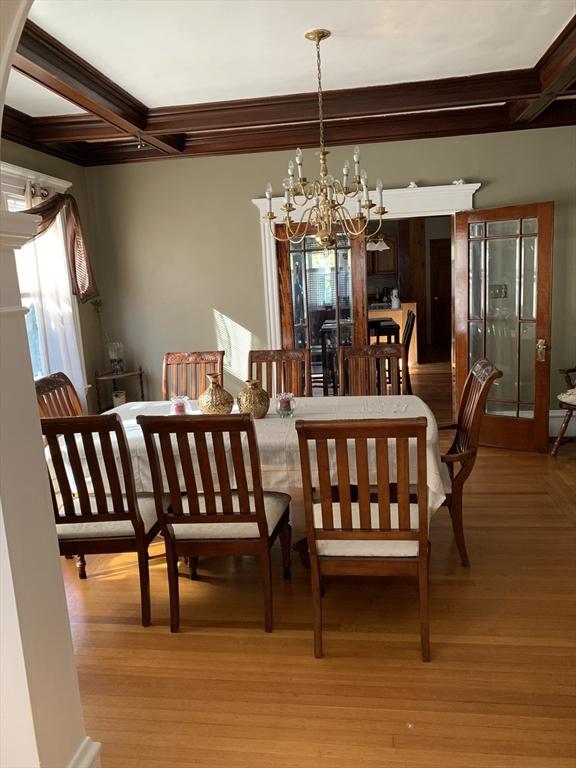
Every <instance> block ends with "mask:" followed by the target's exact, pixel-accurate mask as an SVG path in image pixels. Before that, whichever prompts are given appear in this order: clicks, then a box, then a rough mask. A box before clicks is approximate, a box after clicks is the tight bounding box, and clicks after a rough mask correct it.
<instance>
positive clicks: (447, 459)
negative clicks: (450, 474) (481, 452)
mask: <svg viewBox="0 0 576 768" xmlns="http://www.w3.org/2000/svg"><path fill="white" fill-rule="evenodd" d="M473 456H474V451H472V450H470V451H462V453H444V454H443V455H442V456H441V457H440V458H441V459H442V461H443V462H444V463H445V464H454V463H456V462H459V463H460V464H463V463H464V462H465V461H466V459H469V458H471V457H473Z"/></svg>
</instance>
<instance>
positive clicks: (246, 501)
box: [230, 432, 250, 514]
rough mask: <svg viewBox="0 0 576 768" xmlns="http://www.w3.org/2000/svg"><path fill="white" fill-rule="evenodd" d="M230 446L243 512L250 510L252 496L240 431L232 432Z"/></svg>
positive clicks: (239, 503) (239, 500) (240, 505)
mask: <svg viewBox="0 0 576 768" xmlns="http://www.w3.org/2000/svg"><path fill="white" fill-rule="evenodd" d="M230 448H231V451H232V465H233V467H234V479H235V487H236V491H237V493H238V505H239V507H240V512H241V513H244V514H245V513H246V512H248V511H249V510H250V498H249V491H248V479H247V477H246V464H245V463H244V453H243V449H242V437H241V435H240V433H239V432H231V433H230Z"/></svg>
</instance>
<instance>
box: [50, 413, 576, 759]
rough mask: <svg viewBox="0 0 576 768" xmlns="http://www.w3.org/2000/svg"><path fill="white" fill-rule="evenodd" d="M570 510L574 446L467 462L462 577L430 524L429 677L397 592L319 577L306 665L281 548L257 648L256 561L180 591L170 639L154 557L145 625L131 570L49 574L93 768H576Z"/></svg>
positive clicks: (68, 568) (391, 585) (96, 565)
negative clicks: (60, 598) (95, 760)
mask: <svg viewBox="0 0 576 768" xmlns="http://www.w3.org/2000/svg"><path fill="white" fill-rule="evenodd" d="M439 400H441V398H439ZM439 406H440V407H444V406H442V404H441V403H439ZM575 499H576V444H575V443H573V444H570V445H566V446H563V447H562V448H561V450H560V453H559V455H558V457H557V458H556V459H552V458H550V457H549V456H546V455H537V454H526V453H518V452H514V453H513V452H508V451H502V450H496V449H483V450H481V452H480V456H479V458H478V461H477V464H476V468H475V471H474V474H473V475H472V477H471V478H470V480H469V481H468V485H467V490H466V494H465V520H466V530H467V537H468V543H469V552H470V558H471V561H472V566H471V568H469V569H464V568H462V567H461V566H460V564H459V561H458V557H457V553H456V549H455V547H454V544H453V542H452V536H451V531H450V526H449V523H448V515H447V513H446V512H445V510H440V511H439V512H438V513H437V514H436V516H435V517H434V519H433V521H432V526H431V534H430V537H431V541H432V564H431V574H430V579H431V637H432V661H431V663H429V664H423V663H422V662H421V661H420V652H419V639H418V614H417V599H416V587H415V585H414V584H413V583H411V582H410V581H404V580H373V581H368V580H362V579H358V580H356V581H349V582H346V581H344V580H335V581H329V582H328V584H327V589H326V595H325V599H324V608H325V614H324V615H325V622H326V632H325V653H326V656H325V658H324V659H321V660H317V659H314V657H313V653H312V631H311V605H310V588H309V580H308V573H307V572H306V571H304V569H303V568H302V566H301V565H300V563H299V562H298V561H297V560H294V563H293V578H292V581H291V582H285V581H283V579H282V577H281V565H280V557H279V552H276V553H275V560H274V575H275V581H274V601H275V602H274V609H275V629H274V632H273V633H272V634H270V635H267V634H265V633H264V630H263V628H262V623H263V606H262V599H261V593H260V589H259V577H258V569H257V566H256V563H255V562H253V561H252V560H251V559H250V558H237V559H232V558H228V559H223V560H208V561H204V562H201V564H200V569H199V572H200V577H201V578H200V580H199V581H197V582H192V581H190V580H188V579H186V578H182V579H181V581H180V589H181V605H182V608H181V631H180V633H179V634H178V635H172V634H170V632H169V629H168V596H167V584H166V566H165V562H164V560H163V559H162V557H157V558H155V559H153V560H152V567H151V574H152V575H151V578H152V612H153V622H154V624H153V626H151V627H148V628H146V629H144V628H143V627H141V626H140V623H139V601H138V577H137V566H136V560H135V557H133V556H129V555H117V556H106V557H98V556H92V557H89V558H88V559H87V560H88V579H87V580H86V581H83V582H80V581H79V580H77V578H76V573H75V565H74V563H73V562H72V561H69V560H63V561H62V568H63V572H64V575H65V581H66V591H67V596H68V603H69V611H70V619H71V623H72V630H73V636H74V644H75V649H76V658H77V664H78V673H79V679H80V686H81V692H82V699H83V704H84V712H85V718H86V729H87V733H88V734H89V735H90V736H91V737H92V738H93V739H96V740H100V741H102V742H103V752H102V765H103V768H171V767H172V766H175V767H177V766H197V767H198V768H216V767H218V768H235V767H236V766H238V767H239V768H240V767H242V768H270V767H271V766H274V768H296V767H298V768H316V767H317V766H327V767H328V766H330V768H356V766H363V767H366V768H574V766H575V765H576V762H575V757H576V748H575V719H574V715H575V711H576V710H575V704H576V701H575V696H574V694H575V667H576V654H575V645H576V632H575V629H576V616H575V613H576V612H575V607H576V575H575V562H576V561H575V554H576V553H575V550H576V541H575V539H576V503H575ZM162 550H163V547H162V544H156V545H154V547H153V552H154V554H156V555H161V552H162ZM183 570H184V569H183Z"/></svg>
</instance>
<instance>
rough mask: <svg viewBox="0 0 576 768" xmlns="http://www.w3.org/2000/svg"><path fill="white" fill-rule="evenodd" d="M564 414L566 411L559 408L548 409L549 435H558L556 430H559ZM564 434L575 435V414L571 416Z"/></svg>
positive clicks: (567, 435)
mask: <svg viewBox="0 0 576 768" xmlns="http://www.w3.org/2000/svg"><path fill="white" fill-rule="evenodd" d="M564 416H566V411H563V410H562V409H561V408H557V409H556V410H554V411H550V414H549V435H550V437H558V432H560V426H561V424H562V422H563V421H564ZM565 436H566V437H576V416H572V418H571V419H570V424H568V429H567V430H566V435H565Z"/></svg>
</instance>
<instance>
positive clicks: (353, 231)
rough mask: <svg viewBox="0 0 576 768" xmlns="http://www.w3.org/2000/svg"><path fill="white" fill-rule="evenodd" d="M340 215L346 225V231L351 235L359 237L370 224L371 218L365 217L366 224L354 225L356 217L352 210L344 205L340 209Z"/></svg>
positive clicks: (344, 225)
mask: <svg viewBox="0 0 576 768" xmlns="http://www.w3.org/2000/svg"><path fill="white" fill-rule="evenodd" d="M338 216H339V220H340V224H341V225H342V226H343V227H344V230H345V232H346V233H347V234H348V235H349V236H350V237H359V236H360V235H361V234H362V233H363V232H365V231H366V228H367V226H368V224H369V220H368V219H367V218H364V219H363V220H364V224H363V225H362V226H360V227H355V226H354V219H353V218H352V216H351V215H350V212H349V211H348V209H347V208H344V207H342V208H341V209H339V210H338Z"/></svg>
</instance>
